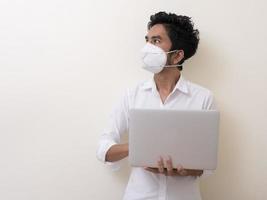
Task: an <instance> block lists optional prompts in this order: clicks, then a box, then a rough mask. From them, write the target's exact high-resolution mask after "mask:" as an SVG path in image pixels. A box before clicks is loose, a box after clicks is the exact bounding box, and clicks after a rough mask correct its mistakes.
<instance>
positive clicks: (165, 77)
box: [154, 67, 181, 94]
mask: <svg viewBox="0 0 267 200" xmlns="http://www.w3.org/2000/svg"><path fill="white" fill-rule="evenodd" d="M180 75H181V73H180V71H179V70H177V69H176V68H174V67H171V68H164V69H163V71H161V72H160V73H158V74H155V75H154V80H155V83H156V86H157V90H158V91H159V92H160V93H161V92H163V93H167V94H170V93H171V92H172V90H173V88H174V87H175V85H176V83H177V82H178V80H179V78H180Z"/></svg>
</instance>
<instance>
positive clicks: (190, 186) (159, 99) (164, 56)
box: [97, 12, 213, 200]
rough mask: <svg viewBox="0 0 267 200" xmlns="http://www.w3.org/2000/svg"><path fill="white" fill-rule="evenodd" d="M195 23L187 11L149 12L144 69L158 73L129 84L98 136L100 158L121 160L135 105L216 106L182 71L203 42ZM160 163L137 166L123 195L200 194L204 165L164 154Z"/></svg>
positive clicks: (155, 198)
mask: <svg viewBox="0 0 267 200" xmlns="http://www.w3.org/2000/svg"><path fill="white" fill-rule="evenodd" d="M193 26H194V25H193V23H192V21H191V18H189V17H187V16H181V15H179V16H178V15H176V14H172V13H169V14H167V13H165V12H159V13H156V14H155V15H152V16H151V17H150V22H149V23H148V32H147V35H146V36H145V39H146V45H145V46H144V48H143V49H142V50H141V52H142V60H143V63H144V69H146V70H149V71H150V72H152V73H153V74H154V76H153V78H152V79H151V80H148V81H145V82H142V83H139V84H138V85H137V86H136V87H135V88H133V89H129V90H127V92H126V93H125V95H124V96H123V98H122V100H121V102H119V104H118V105H117V106H116V107H115V108H114V110H113V112H112V114H111V116H110V121H109V125H108V127H107V128H106V129H105V130H104V132H103V134H102V136H101V139H100V142H99V147H98V151H97V157H98V158H99V159H100V160H101V161H103V162H105V163H108V164H111V165H112V166H116V164H118V161H119V160H121V159H123V158H125V157H127V156H128V143H126V144H120V138H121V136H122V134H124V133H127V131H128V128H129V110H130V109H131V108H147V109H194V110H196V109H199V110H201V109H213V96H212V94H211V92H210V91H209V90H207V89H205V88H203V87H201V86H199V85H196V84H194V83H191V82H189V81H187V80H185V79H184V77H183V76H182V75H181V71H182V64H183V63H184V61H185V60H187V59H188V58H190V57H192V56H193V55H194V54H195V53H196V50H197V47H198V43H199V32H198V30H197V29H194V27H193ZM162 137H166V136H164V133H162ZM157 164H158V168H150V167H146V168H142V167H133V168H132V171H131V175H130V179H129V182H128V185H127V188H126V191H125V194H124V200H145V199H146V200H148V199H149V200H163V199H164V200H165V199H168V200H178V199H179V200H180V199H181V200H200V199H201V196H200V192H199V186H198V177H199V176H201V175H202V174H203V170H198V169H196V170H187V169H183V167H182V166H181V165H179V166H173V165H172V160H171V158H168V159H167V160H163V158H161V157H160V158H159V160H158V163H157ZM204 174H207V171H206V170H205V171H204Z"/></svg>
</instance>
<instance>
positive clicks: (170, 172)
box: [166, 156, 174, 176]
mask: <svg viewBox="0 0 267 200" xmlns="http://www.w3.org/2000/svg"><path fill="white" fill-rule="evenodd" d="M166 167H167V175H169V176H172V175H173V173H174V171H173V166H172V159H171V157H170V156H169V157H168V159H167V160H166Z"/></svg>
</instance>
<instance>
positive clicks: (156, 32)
mask: <svg viewBox="0 0 267 200" xmlns="http://www.w3.org/2000/svg"><path fill="white" fill-rule="evenodd" d="M147 36H148V37H153V36H161V37H162V38H163V39H164V38H166V39H168V38H169V36H168V33H167V31H166V29H165V27H164V26H163V25H162V24H156V25H154V26H152V27H151V28H150V29H149V30H148V32H147Z"/></svg>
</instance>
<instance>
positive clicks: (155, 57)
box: [141, 42, 181, 74]
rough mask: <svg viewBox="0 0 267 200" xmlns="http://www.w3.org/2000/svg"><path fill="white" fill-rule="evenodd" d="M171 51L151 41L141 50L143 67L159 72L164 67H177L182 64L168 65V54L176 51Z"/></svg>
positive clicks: (155, 72)
mask: <svg viewBox="0 0 267 200" xmlns="http://www.w3.org/2000/svg"><path fill="white" fill-rule="evenodd" d="M175 51H177V50H174V51H169V52H165V51H163V49H161V48H160V47H158V46H156V45H153V44H151V43H149V42H147V43H146V45H145V46H144V47H143V48H142V50H141V58H142V61H143V64H144V65H143V68H144V69H146V70H148V71H150V72H152V73H154V74H157V73H159V72H161V71H162V70H163V68H164V67H177V66H181V65H166V62H167V54H168V53H172V52H175Z"/></svg>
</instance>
